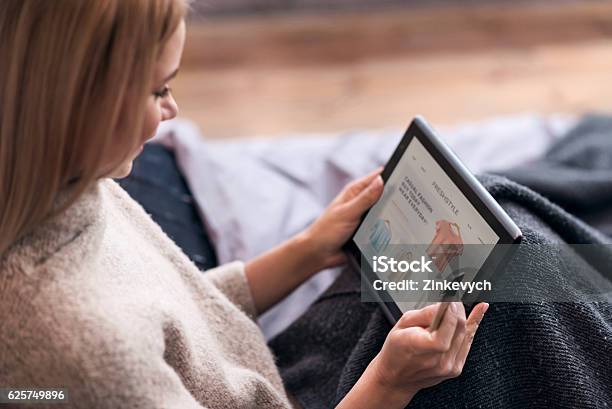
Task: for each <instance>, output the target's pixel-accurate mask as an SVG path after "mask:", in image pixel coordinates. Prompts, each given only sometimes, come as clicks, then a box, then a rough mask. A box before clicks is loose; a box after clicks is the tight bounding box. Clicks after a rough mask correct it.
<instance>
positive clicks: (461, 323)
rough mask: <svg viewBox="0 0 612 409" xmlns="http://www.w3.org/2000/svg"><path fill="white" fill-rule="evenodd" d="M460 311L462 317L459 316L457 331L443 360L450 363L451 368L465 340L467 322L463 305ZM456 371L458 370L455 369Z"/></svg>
mask: <svg viewBox="0 0 612 409" xmlns="http://www.w3.org/2000/svg"><path fill="white" fill-rule="evenodd" d="M461 310H462V311H463V316H461V315H460V316H459V317H458V319H457V330H456V331H455V335H454V336H453V340H452V342H451V349H450V351H448V352H447V356H445V357H444V359H445V360H447V361H448V362H449V363H450V365H451V367H456V365H455V364H456V362H457V356H458V355H459V351H461V348H462V346H463V342H464V340H465V334H466V333H467V320H466V319H465V308H463V304H462V305H461ZM461 368H462V367H461ZM456 369H457V370H459V369H460V368H459V367H457V368H456Z"/></svg>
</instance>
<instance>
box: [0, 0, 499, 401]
mask: <svg viewBox="0 0 612 409" xmlns="http://www.w3.org/2000/svg"><path fill="white" fill-rule="evenodd" d="M186 8H187V6H186V4H185V2H184V0H105V1H93V0H90V1H86V0H79V1H68V0H67V1H61V2H51V1H40V0H3V1H2V2H0V36H1V38H2V39H3V40H2V43H1V45H0V61H3V63H2V64H0V98H1V102H0V197H1V198H2V199H1V201H0V231H1V232H2V235H1V237H0V255H1V257H0V311H1V313H2V317H3V320H2V330H1V331H0V368H1V369H0V386H2V387H11V388H33V387H58V388H67V391H68V396H69V405H70V406H73V407H87V408H92V407H96V408H97V407H102V408H103V407H109V408H116V407H129V408H139V407H142V408H157V407H159V408H168V407H177V408H202V407H215V408H236V407H257V408H285V407H291V405H292V404H291V403H290V400H289V397H288V396H287V394H286V392H285V390H284V389H283V385H282V382H281V379H280V376H279V374H278V371H277V369H276V368H275V366H274V360H273V358H272V355H271V353H270V352H269V350H268V348H267V346H266V344H265V342H264V340H263V338H262V335H261V333H260V332H259V330H258V327H257V325H256V323H255V321H254V319H255V318H256V316H257V314H261V313H262V312H264V311H265V310H266V309H268V308H269V307H270V306H272V305H274V304H275V303H277V302H278V301H279V300H281V299H282V298H283V297H284V296H285V295H287V294H288V293H289V292H290V291H291V290H292V289H294V288H295V287H297V286H298V285H299V284H300V283H302V282H303V281H305V280H306V279H308V278H309V277H310V276H312V275H313V274H314V273H316V272H317V271H319V270H321V269H323V268H326V267H330V266H333V265H337V264H339V263H342V262H343V261H344V256H343V255H342V252H341V246H342V244H343V243H344V242H345V241H346V240H347V239H348V237H349V235H350V234H351V232H352V231H353V230H354V228H355V227H356V225H357V223H358V221H359V219H360V216H361V215H362V213H363V212H364V211H365V210H366V209H368V208H369V207H370V206H371V205H372V204H373V203H374V202H375V201H376V200H377V199H378V197H379V196H380V194H381V192H382V180H381V178H380V176H379V172H380V171H379V170H377V171H375V172H373V173H372V174H370V175H368V176H366V177H364V178H362V179H360V180H358V181H356V182H354V183H352V184H350V185H349V186H347V187H346V188H345V189H344V190H343V191H342V192H341V193H340V194H339V196H338V197H337V198H336V199H335V200H334V201H333V202H332V203H331V204H330V206H329V208H328V209H327V210H326V211H325V212H324V214H322V215H321V217H320V218H319V219H318V220H317V221H316V222H315V223H314V224H313V225H312V226H311V227H310V228H308V229H307V230H306V231H304V232H303V233H301V234H299V235H298V236H296V237H294V238H293V239H291V240H289V241H288V242H286V243H284V244H282V245H280V246H279V247H277V248H275V249H273V250H271V251H269V252H268V253H266V254H264V255H262V256H260V257H258V258H257V259H255V260H252V261H250V262H248V263H246V264H243V263H241V262H235V263H231V264H228V265H225V266H221V267H219V268H216V269H214V270H210V271H208V272H206V274H201V273H200V272H199V271H198V269H197V268H196V267H195V266H194V265H193V264H192V263H191V262H190V261H189V260H188V259H187V257H186V256H185V255H184V254H183V253H182V252H181V251H180V250H179V249H178V248H177V247H176V246H175V245H174V244H173V243H172V242H171V240H170V239H168V238H167V237H166V236H165V235H164V234H163V233H162V231H161V230H160V229H159V227H158V226H157V225H155V224H154V223H153V222H152V221H151V219H150V218H149V217H148V216H147V214H146V213H145V212H144V211H143V210H142V208H141V207H140V206H139V205H138V204H136V203H135V202H134V201H132V200H131V199H130V198H129V197H128V196H127V194H126V193H125V192H124V191H123V190H122V189H121V188H119V187H118V185H117V184H116V183H115V182H113V181H112V180H111V178H122V177H125V176H126V175H128V174H129V173H130V170H131V166H132V161H133V159H134V158H135V157H136V156H137V155H138V154H139V152H140V151H141V150H142V145H143V144H144V142H146V140H147V139H149V138H150V137H151V136H153V135H154V134H155V131H156V128H157V126H158V125H159V123H160V122H161V121H165V120H168V119H171V118H173V117H175V116H176V114H177V111H178V108H177V105H176V102H175V101H174V99H173V98H172V95H171V92H170V88H169V86H168V83H169V82H170V80H171V79H172V78H173V77H174V76H175V75H176V73H177V70H178V68H179V62H180V58H181V53H182V50H183V44H184V41H185V23H184V15H185V12H186ZM434 307H435V306H434ZM434 307H428V308H425V309H422V310H419V311H411V312H408V313H406V314H405V315H404V316H403V317H402V318H401V320H400V321H399V322H398V323H397V325H396V326H395V327H394V328H393V330H392V331H391V332H390V334H389V336H388V338H387V341H386V343H385V345H384V347H383V348H382V350H381V352H380V353H379V354H378V356H377V357H376V358H375V359H374V360H373V361H372V362H371V364H370V365H369V367H368V369H367V370H366V371H365V372H364V374H363V375H362V377H361V378H360V380H359V381H358V382H357V384H356V385H355V386H354V388H353V389H352V390H351V392H350V393H349V394H348V395H347V396H346V397H345V399H344V400H343V401H342V402H341V403H340V405H339V407H346V408H356V407H359V408H368V407H385V408H401V407H404V406H405V405H406V404H407V403H408V402H409V401H410V399H411V398H412V396H413V395H414V394H415V393H416V392H417V391H418V390H420V389H422V388H425V387H428V386H431V385H434V384H437V383H439V382H441V381H443V380H445V379H447V378H451V377H455V376H458V375H459V374H460V372H461V369H462V367H463V365H464V362H465V359H466V356H467V354H468V351H469V349H470V344H471V339H472V338H473V336H474V333H475V331H476V328H477V325H478V323H479V322H480V320H481V319H482V317H483V315H484V313H485V311H486V308H487V305H486V304H480V305H479V306H477V307H476V308H474V310H473V311H472V313H471V314H470V317H469V318H468V319H466V317H465V310H464V309H463V306H462V305H461V304H460V303H453V304H451V308H450V312H449V313H447V314H446V315H445V317H444V320H443V322H442V324H441V326H440V329H439V330H437V331H434V332H429V331H428V330H427V329H426V327H427V326H428V325H429V323H430V322H431V318H432V314H433V311H434Z"/></svg>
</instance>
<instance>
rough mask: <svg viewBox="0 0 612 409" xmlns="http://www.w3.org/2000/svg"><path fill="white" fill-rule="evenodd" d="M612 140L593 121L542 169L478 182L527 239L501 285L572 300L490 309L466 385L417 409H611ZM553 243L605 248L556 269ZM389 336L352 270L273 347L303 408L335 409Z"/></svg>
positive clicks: (426, 394)
mask: <svg viewBox="0 0 612 409" xmlns="http://www.w3.org/2000/svg"><path fill="white" fill-rule="evenodd" d="M611 134H612V120H609V119H606V118H600V117H590V118H587V119H586V120H585V121H584V122H583V123H581V124H580V125H579V126H578V127H577V128H575V129H574V130H573V131H571V132H570V134H569V135H568V136H567V137H566V138H564V139H563V140H562V141H561V142H560V143H558V144H557V145H556V146H554V147H553V148H552V149H551V150H550V152H549V153H548V154H547V155H546V156H545V157H544V158H543V159H542V160H540V161H538V162H537V163H533V164H531V165H529V166H524V167H523V168H521V169H513V170H511V171H508V172H506V173H505V175H504V176H505V177H504V176H501V175H484V176H481V177H480V180H481V182H482V183H483V184H484V186H485V187H486V188H487V189H488V190H489V191H490V192H491V194H492V195H493V196H494V197H495V198H496V199H497V200H498V201H499V202H500V204H501V205H502V206H503V207H504V208H505V209H506V211H507V212H508V214H509V215H510V216H511V217H512V218H513V219H514V220H515V222H516V223H517V224H518V225H519V227H520V228H521V230H522V232H523V234H524V244H521V246H520V247H519V250H518V252H517V253H516V254H515V257H514V260H515V261H514V263H512V265H510V266H508V269H507V271H506V272H505V274H504V275H503V279H502V281H503V284H504V285H507V286H510V287H511V286H517V287H515V288H518V286H520V287H521V288H523V289H524V291H525V292H527V293H529V292H533V294H531V295H532V296H533V299H534V300H538V297H540V296H543V297H544V299H546V297H545V296H546V295H555V294H557V295H559V294H562V295H563V299H564V300H566V301H565V302H536V301H534V302H530V303H526V302H521V303H518V302H514V303H510V302H505V303H492V304H491V307H490V309H489V312H488V313H487V315H486V317H485V319H484V320H483V322H482V324H481V326H480V328H479V330H478V333H477V335H476V338H475V339H474V343H473V346H472V350H471V352H470V355H469V357H468V360H467V362H466V365H465V368H464V371H463V374H462V375H461V376H460V377H458V378H455V379H452V380H448V381H445V382H443V383H441V384H439V385H437V386H435V387H432V388H429V389H425V390H422V391H420V392H419V393H418V394H417V395H416V397H415V399H414V400H413V401H412V402H411V403H410V405H409V406H408V407H409V408H432V407H436V408H542V407H549V408H557V407H563V408H604V407H612V386H611V385H612V295H611V294H612V281H611V274H610V270H612V252H611V251H609V249H608V248H609V247H608V246H605V244H607V243H610V242H611V239H610V238H609V237H607V236H606V235H605V234H602V231H607V232H611V231H612V230H609V226H610V221H611V220H612V217H610V216H612V136H611ZM510 179H514V180H515V181H511V180H510ZM517 182H520V184H519V183H517ZM553 201H554V202H556V204H555V203H553ZM570 212H571V213H570ZM572 213H573V214H572ZM587 222H588V223H590V225H589V224H588V223H587ZM598 228H600V229H601V230H600V229H598ZM555 243H570V244H575V243H589V244H595V245H596V244H599V245H601V246H600V247H599V249H600V250H599V251H598V259H597V260H595V262H593V261H592V260H589V262H588V263H586V262H585V260H583V259H582V257H581V255H580V253H577V254H576V255H575V256H574V257H573V258H571V259H567V260H564V262H562V263H559V262H547V260H551V259H555V257H556V256H557V255H555V254H543V252H545V251H546V249H547V248H551V249H552V248H554V247H553V245H554V244H555ZM538 245H541V246H538ZM549 245H550V247H547V246H549ZM551 251H552V250H551ZM542 283H546V285H544V286H543V285H542ZM577 288H582V289H586V290H589V289H590V290H592V292H595V293H597V294H599V295H600V297H598V298H597V301H595V300H594V299H593V298H592V297H589V296H587V295H585V294H586V293H585V292H584V291H578V290H576V289H577ZM538 291H540V292H542V291H543V292H546V293H548V294H542V293H538ZM587 292H588V291H587ZM527 295H529V294H527ZM389 330H390V325H389V323H388V322H387V321H386V319H385V318H384V316H383V314H382V312H381V310H380V309H379V308H378V307H377V305H376V304H371V303H363V302H362V301H361V294H360V281H359V277H358V276H357V275H356V274H355V273H353V272H351V271H349V270H346V271H345V272H344V273H343V274H341V276H340V277H339V278H338V280H337V281H336V282H335V283H334V284H333V285H332V287H331V288H329V289H328V291H327V292H326V293H325V294H324V295H323V296H322V297H321V298H320V299H319V300H318V301H317V302H316V303H315V304H314V305H313V306H312V307H311V308H310V309H309V310H308V311H307V312H306V313H305V314H304V315H303V316H302V317H301V318H300V319H298V320H297V321H296V322H295V323H294V324H293V325H292V326H291V327H289V328H288V329H287V330H285V331H284V332H283V333H281V334H280V335H279V336H277V337H276V338H275V339H273V340H272V341H271V342H270V346H271V348H272V349H273V351H274V352H275V354H276V357H277V364H278V365H279V368H280V370H281V375H282V377H283V379H284V382H285V384H286V387H287V389H288V390H289V391H290V392H291V393H292V394H294V396H296V397H297V398H298V400H299V401H300V402H301V403H302V405H303V406H304V407H305V408H307V409H308V408H330V407H333V406H334V405H335V404H336V403H338V402H339V401H340V400H341V399H342V397H343V396H344V395H345V394H346V393H347V392H348V391H349V390H350V389H351V387H352V386H353V385H354V384H355V382H356V381H357V379H358V378H359V376H360V375H361V374H362V373H363V371H364V370H365V368H366V366H367V365H368V363H369V362H370V361H371V360H372V358H374V356H375V355H376V354H377V353H378V352H379V350H380V348H381V347H382V344H383V341H384V339H385V337H386V335H387V333H388V331H389Z"/></svg>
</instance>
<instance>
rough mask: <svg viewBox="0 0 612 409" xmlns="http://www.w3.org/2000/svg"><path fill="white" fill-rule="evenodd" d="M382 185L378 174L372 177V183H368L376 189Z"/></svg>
mask: <svg viewBox="0 0 612 409" xmlns="http://www.w3.org/2000/svg"><path fill="white" fill-rule="evenodd" d="M382 185H383V180H382V178H381V177H380V175H379V176H376V178H374V180H373V181H372V184H371V185H370V186H371V187H372V189H376V188H378V187H380V186H382Z"/></svg>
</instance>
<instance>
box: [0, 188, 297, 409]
mask: <svg viewBox="0 0 612 409" xmlns="http://www.w3.org/2000/svg"><path fill="white" fill-rule="evenodd" d="M0 314H1V316H2V319H1V320H0V385H1V386H2V387H13V388H33V387H58V388H66V389H67V393H68V399H69V403H68V405H66V406H67V407H72V408H134V409H135V408H203V407H211V408H213V407H214V408H237V407H257V408H287V407H289V402H288V400H287V397H286V394H285V392H284V389H283V385H282V382H281V379H280V376H279V374H278V371H277V369H276V367H275V365H274V361H273V359H272V355H271V354H270V351H269V349H268V347H267V346H266V344H265V342H264V339H263V336H262V334H261V332H260V331H259V328H258V327H257V325H256V323H255V322H254V321H253V317H254V315H255V308H254V305H253V301H252V299H251V295H250V290H249V287H248V284H247V281H246V277H245V275H244V266H243V264H242V263H240V262H236V263H232V264H228V265H225V266H222V267H218V268H216V269H213V270H210V271H208V272H207V273H206V274H202V273H201V272H200V271H199V270H198V268H197V267H196V266H195V265H194V264H193V263H191V262H190V261H189V260H188V258H187V257H186V256H185V255H184V254H183V253H182V252H181V251H180V250H179V249H178V247H176V245H175V244H174V243H173V242H172V241H171V240H170V239H169V238H168V237H167V236H166V235H164V234H163V233H162V231H161V229H160V228H159V227H158V226H157V225H156V224H155V223H154V222H153V221H152V220H151V218H150V217H149V216H147V214H146V213H145V212H144V210H143V209H142V208H141V207H140V206H139V205H138V204H137V203H136V202H134V201H133V200H132V199H131V198H130V197H129V196H128V195H127V193H125V191H123V190H122V189H121V188H120V187H119V186H118V185H117V184H116V183H114V182H113V181H111V180H104V181H101V182H99V183H97V185H96V186H95V187H94V188H93V189H91V190H90V191H88V192H87V193H85V194H84V195H83V196H82V197H80V198H79V200H78V201H77V202H76V203H75V204H74V205H72V206H71V207H70V208H69V209H68V210H67V211H66V212H64V213H62V214H61V215H60V216H58V217H56V218H54V219H52V220H50V221H49V222H47V223H45V224H44V225H42V226H40V227H39V228H37V229H36V230H35V231H34V232H32V233H31V234H30V235H28V236H27V237H26V238H24V239H23V240H21V241H20V242H18V243H16V244H15V245H14V246H13V247H12V248H11V249H10V250H9V252H7V253H6V254H5V255H3V257H2V259H0ZM36 406H37V407H41V408H42V407H45V405H42V404H41V405H36ZM66 406H64V407H66ZM50 407H57V406H53V405H50Z"/></svg>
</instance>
